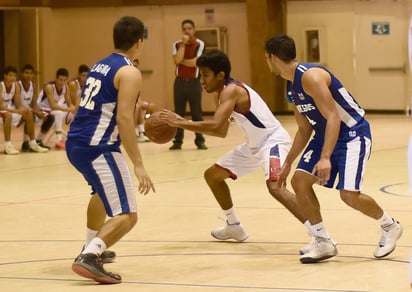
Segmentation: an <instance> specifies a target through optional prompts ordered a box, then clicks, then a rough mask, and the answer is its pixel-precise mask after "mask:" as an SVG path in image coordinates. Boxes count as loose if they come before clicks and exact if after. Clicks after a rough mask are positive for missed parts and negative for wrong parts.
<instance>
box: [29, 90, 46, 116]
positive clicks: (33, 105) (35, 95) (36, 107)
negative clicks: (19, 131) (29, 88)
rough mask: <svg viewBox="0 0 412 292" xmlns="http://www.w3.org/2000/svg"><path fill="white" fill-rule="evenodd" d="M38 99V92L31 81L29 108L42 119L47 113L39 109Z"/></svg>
mask: <svg viewBox="0 0 412 292" xmlns="http://www.w3.org/2000/svg"><path fill="white" fill-rule="evenodd" d="M38 100H39V94H38V93H37V88H36V85H35V84H34V83H33V98H32V99H31V102H30V108H31V110H32V112H34V113H35V114H36V116H37V117H38V118H39V119H42V120H44V119H45V118H46V116H47V115H46V114H45V113H44V112H43V111H42V110H41V109H40V107H39V103H38Z"/></svg>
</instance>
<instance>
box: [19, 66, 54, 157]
mask: <svg viewBox="0 0 412 292" xmlns="http://www.w3.org/2000/svg"><path fill="white" fill-rule="evenodd" d="M33 77H34V67H33V66H32V65H31V64H26V65H24V66H23V67H22V69H21V73H20V80H18V82H17V83H18V87H17V90H18V91H20V101H21V105H22V106H24V107H25V108H27V109H28V110H30V111H31V112H32V113H33V115H34V119H36V118H38V119H40V120H42V124H41V126H40V133H39V134H38V135H37V138H36V142H37V144H39V146H41V147H43V148H47V149H49V147H48V146H45V145H44V144H43V139H42V138H43V137H44V136H45V135H46V134H47V133H48V132H49V130H50V128H51V127H52V126H53V123H54V116H53V115H49V114H47V113H46V112H44V111H42V110H41V109H40V107H39V104H38V92H37V88H36V85H35V84H34V82H33ZM28 139H29V134H28V130H27V124H25V127H24V142H23V144H22V146H21V150H22V151H23V152H31V151H33V150H32V149H31V148H30V147H29V140H28Z"/></svg>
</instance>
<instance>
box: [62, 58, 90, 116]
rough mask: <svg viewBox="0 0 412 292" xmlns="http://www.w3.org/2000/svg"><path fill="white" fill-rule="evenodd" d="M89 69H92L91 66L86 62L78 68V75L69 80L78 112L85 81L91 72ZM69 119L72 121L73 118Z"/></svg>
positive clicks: (71, 96) (72, 97)
mask: <svg viewBox="0 0 412 292" xmlns="http://www.w3.org/2000/svg"><path fill="white" fill-rule="evenodd" d="M89 71H90V68H89V66H87V65H85V64H82V65H80V66H79V69H78V75H77V77H76V78H73V79H71V80H70V81H69V82H68V87H69V92H70V99H71V101H72V104H73V105H74V107H75V109H76V112H77V108H78V107H79V103H80V97H81V95H82V90H83V87H84V83H85V82H86V77H87V73H89ZM67 120H68V121H70V120H71V119H70V118H67Z"/></svg>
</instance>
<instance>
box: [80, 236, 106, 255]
mask: <svg viewBox="0 0 412 292" xmlns="http://www.w3.org/2000/svg"><path fill="white" fill-rule="evenodd" d="M105 250H106V244H105V243H104V241H103V240H102V239H101V238H99V237H95V238H93V239H92V241H90V243H89V244H88V245H87V246H86V248H85V249H84V250H83V251H82V254H86V253H93V254H95V255H98V256H99V255H101V254H102V252H104V251H105Z"/></svg>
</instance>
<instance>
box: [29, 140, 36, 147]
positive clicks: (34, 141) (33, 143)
mask: <svg viewBox="0 0 412 292" xmlns="http://www.w3.org/2000/svg"><path fill="white" fill-rule="evenodd" d="M29 146H30V147H31V148H33V147H36V146H37V142H36V140H30V142H29Z"/></svg>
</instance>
